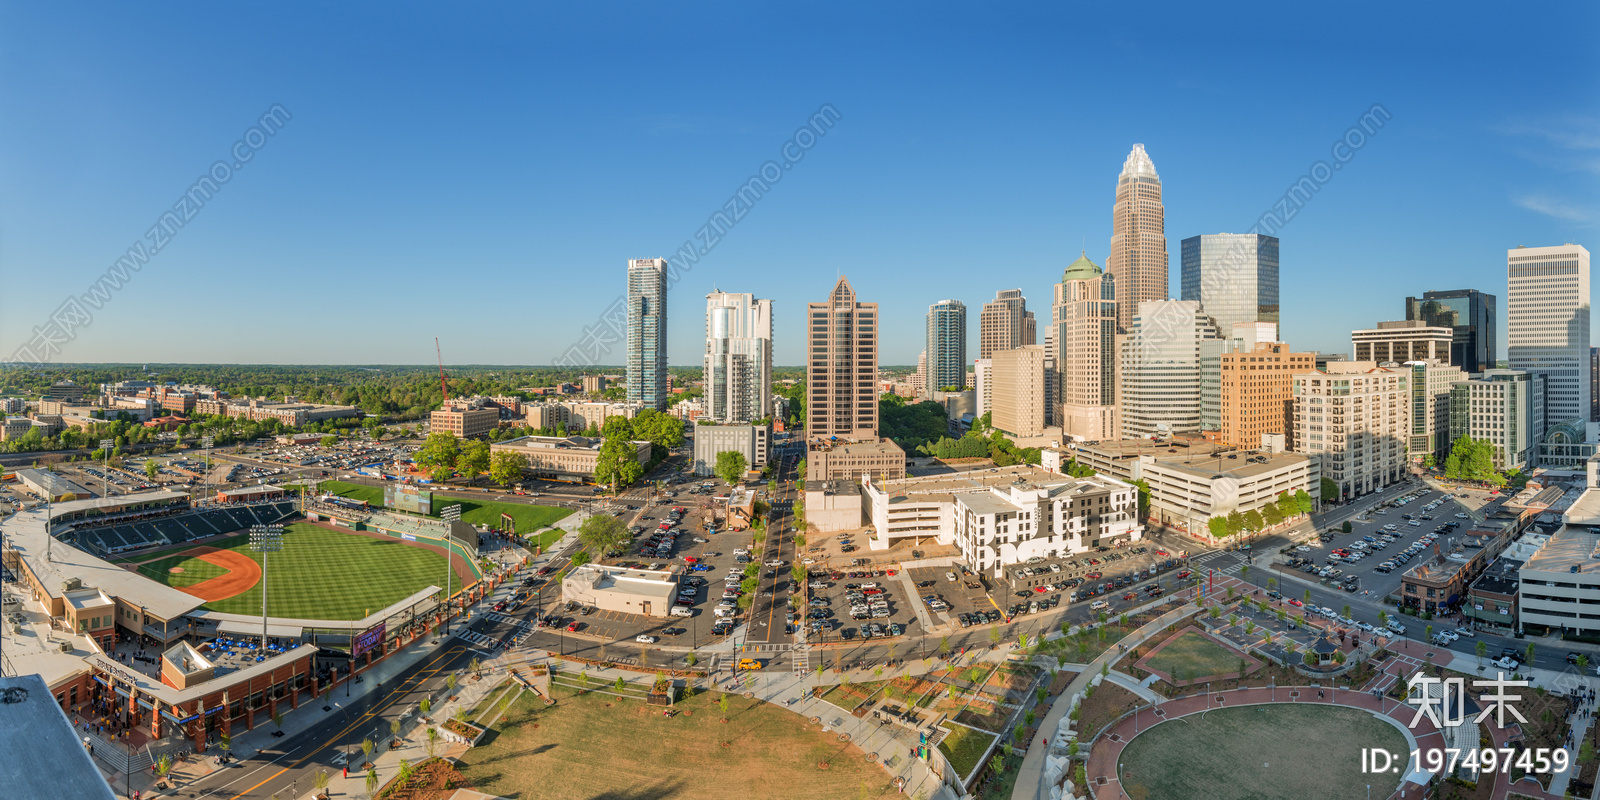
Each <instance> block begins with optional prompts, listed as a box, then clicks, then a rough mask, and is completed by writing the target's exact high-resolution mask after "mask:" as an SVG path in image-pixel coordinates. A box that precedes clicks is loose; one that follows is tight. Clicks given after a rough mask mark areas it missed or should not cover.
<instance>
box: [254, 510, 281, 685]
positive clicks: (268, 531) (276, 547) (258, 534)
mask: <svg viewBox="0 0 1600 800" xmlns="http://www.w3.org/2000/svg"><path fill="white" fill-rule="evenodd" d="M250 549H251V550H254V551H255V552H257V553H260V554H261V654H262V655H263V656H265V655H266V654H267V653H266V650H267V556H268V555H269V554H271V553H278V552H282V551H283V526H282V525H251V526H250Z"/></svg>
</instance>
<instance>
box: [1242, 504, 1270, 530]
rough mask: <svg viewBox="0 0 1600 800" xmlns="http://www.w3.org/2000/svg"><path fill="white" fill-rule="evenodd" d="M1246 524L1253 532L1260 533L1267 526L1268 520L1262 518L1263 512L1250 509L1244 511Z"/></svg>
mask: <svg viewBox="0 0 1600 800" xmlns="http://www.w3.org/2000/svg"><path fill="white" fill-rule="evenodd" d="M1244 525H1245V528H1246V529H1247V530H1249V531H1250V532H1251V533H1259V532H1260V531H1262V530H1264V529H1265V528H1266V521H1265V520H1263V519H1262V518H1261V512H1260V511H1257V510H1255V509H1253V508H1252V509H1250V510H1249V511H1246V512H1244Z"/></svg>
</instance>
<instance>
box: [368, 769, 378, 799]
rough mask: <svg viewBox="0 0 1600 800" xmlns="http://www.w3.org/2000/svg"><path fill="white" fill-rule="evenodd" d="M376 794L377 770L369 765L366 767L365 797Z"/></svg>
mask: <svg viewBox="0 0 1600 800" xmlns="http://www.w3.org/2000/svg"><path fill="white" fill-rule="evenodd" d="M377 794H378V770H377V769H376V768H372V767H369V768H368V769H367V797H375V796H377Z"/></svg>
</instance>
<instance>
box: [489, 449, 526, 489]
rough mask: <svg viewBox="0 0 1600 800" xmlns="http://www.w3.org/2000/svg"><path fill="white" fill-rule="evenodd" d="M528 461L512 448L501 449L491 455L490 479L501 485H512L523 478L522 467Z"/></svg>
mask: <svg viewBox="0 0 1600 800" xmlns="http://www.w3.org/2000/svg"><path fill="white" fill-rule="evenodd" d="M526 463H527V462H526V461H524V460H523V458H522V456H520V455H518V454H516V453H513V452H511V451H510V450H501V451H500V452H498V453H493V454H491V455H490V456H489V480H492V481H494V482H495V483H498V484H500V485H501V486H510V485H511V484H513V483H516V482H517V481H519V480H521V479H522V467H523V465H524V464H526Z"/></svg>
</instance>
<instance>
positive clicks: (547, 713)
mask: <svg viewBox="0 0 1600 800" xmlns="http://www.w3.org/2000/svg"><path fill="white" fill-rule="evenodd" d="M553 693H554V695H555V698H556V700H557V703H556V705H553V706H549V707H546V706H545V704H544V701H543V700H537V699H534V698H533V697H532V696H531V695H529V694H528V693H523V696H522V698H521V699H519V700H518V701H517V702H516V703H515V704H513V705H512V707H511V710H510V711H509V712H508V713H507V714H506V715H505V716H504V717H502V718H501V720H500V721H499V722H498V723H496V724H495V725H494V726H493V729H492V730H493V732H492V733H490V734H489V735H488V736H487V737H485V740H484V743H483V744H481V745H479V746H478V747H474V748H472V749H471V750H468V751H467V752H466V753H465V754H464V755H462V757H461V764H460V769H461V772H462V773H463V774H464V775H466V777H467V780H469V781H470V782H471V783H472V785H473V787H474V788H476V789H477V790H479V791H482V792H487V793H489V794H492V795H498V796H501V797H515V798H518V799H519V800H570V799H571V798H591V799H593V800H599V798H622V797H629V798H651V800H707V798H724V797H726V798H766V797H782V798H790V797H796V798H806V799H807V800H887V799H888V798H901V800H904V798H905V796H904V795H901V794H899V793H897V792H895V791H894V789H893V788H892V787H891V786H890V784H889V776H888V775H887V774H886V773H885V772H884V771H883V769H882V768H881V767H879V766H877V765H875V764H872V763H869V762H868V761H867V760H866V759H865V757H864V756H865V754H864V753H863V752H862V751H861V749H860V748H859V747H856V746H855V745H853V744H850V743H848V742H840V741H839V740H838V739H837V738H836V737H835V735H834V734H832V733H823V732H822V731H820V730H817V729H816V727H814V726H810V725H808V724H806V722H805V720H804V719H803V718H802V717H799V716H797V715H795V714H792V713H790V712H788V711H785V710H783V709H781V708H779V707H777V706H773V705H770V704H767V703H762V702H760V701H756V700H746V699H745V698H743V697H740V696H738V695H728V696H727V697H728V713H727V715H726V717H727V719H728V722H726V723H724V722H723V721H722V720H723V717H724V715H723V713H722V712H721V711H720V710H719V709H718V708H717V703H716V701H717V699H719V698H720V697H722V695H721V694H718V693H715V692H704V693H701V694H700V695H697V696H695V697H691V698H688V699H686V700H682V701H680V702H679V703H678V704H677V706H676V708H677V710H678V712H679V713H678V714H677V716H674V717H670V718H669V717H663V716H662V715H661V710H660V709H659V708H658V707H654V706H647V705H646V704H644V703H642V702H639V701H636V700H622V699H619V698H616V697H612V696H610V695H604V694H598V693H596V694H588V695H580V694H579V693H578V692H577V691H576V690H573V689H569V688H564V687H557V688H555V689H554V690H553ZM535 726H537V727H535ZM620 731H625V732H626V735H621V736H619V735H618V732H620ZM1352 763H1354V762H1353V761H1352ZM819 764H826V768H825V769H824V768H819Z"/></svg>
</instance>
